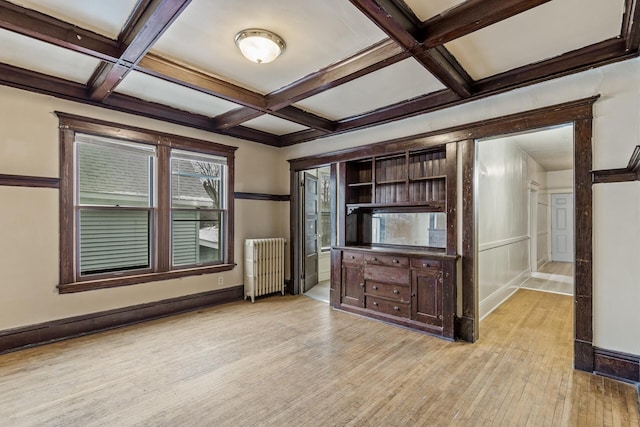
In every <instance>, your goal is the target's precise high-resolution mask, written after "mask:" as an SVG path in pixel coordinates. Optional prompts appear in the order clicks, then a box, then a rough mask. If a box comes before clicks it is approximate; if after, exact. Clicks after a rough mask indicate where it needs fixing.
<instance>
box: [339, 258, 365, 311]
mask: <svg viewBox="0 0 640 427" xmlns="http://www.w3.org/2000/svg"><path fill="white" fill-rule="evenodd" d="M342 303H343V304H349V305H355V306H356V307H364V273H363V269H362V266H361V265H352V264H342Z"/></svg>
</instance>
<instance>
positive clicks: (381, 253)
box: [333, 247, 457, 338]
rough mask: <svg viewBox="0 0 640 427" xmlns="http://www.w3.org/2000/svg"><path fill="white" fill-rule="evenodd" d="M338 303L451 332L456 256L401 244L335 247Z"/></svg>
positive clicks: (443, 333) (442, 333)
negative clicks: (409, 247) (404, 246)
mask: <svg viewBox="0 0 640 427" xmlns="http://www.w3.org/2000/svg"><path fill="white" fill-rule="evenodd" d="M333 251H334V252H336V253H337V254H338V255H337V256H334V257H333V259H340V260H341V266H340V271H341V275H340V281H339V283H337V284H336V289H340V290H341V293H340V299H339V301H338V304H337V308H340V309H342V310H346V311H350V312H354V313H358V314H363V315H366V316H369V317H374V318H377V319H380V320H385V321H389V322H393V323H398V324H401V325H403V326H407V327H411V328H414V329H420V330H422V331H425V332H429V333H432V334H435V335H440V336H443V337H445V338H453V336H454V330H453V327H454V318H455V295H456V291H455V286H456V285H455V284H456V281H455V263H456V260H457V257H456V256H451V255H446V254H444V253H431V254H429V253H428V252H426V251H415V250H412V251H410V252H409V251H407V250H402V249H380V248H365V247H362V248H355V247H336V248H334V249H333Z"/></svg>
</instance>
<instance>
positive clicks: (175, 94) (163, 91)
mask: <svg viewBox="0 0 640 427" xmlns="http://www.w3.org/2000/svg"><path fill="white" fill-rule="evenodd" d="M116 92H120V93H123V94H125V95H130V96H134V97H136V98H140V99H144V100H145V101H151V102H158V103H160V104H164V105H168V106H170V107H174V108H178V109H180V110H184V111H189V112H191V113H196V114H202V115H204V116H208V117H215V116H217V115H218V114H222V113H226V112H227V111H229V110H233V109H235V108H237V107H238V106H237V105H236V104H233V103H231V102H228V101H225V100H223V99H219V98H216V97H214V96H210V95H207V94H205V93H202V92H198V91H197V90H193V89H189V88H187V87H183V86H179V85H177V84H174V83H170V82H167V81H165V80H162V79H158V78H156V77H151V76H148V75H146V74H142V73H140V72H137V71H132V72H130V73H129V74H127V76H126V77H125V78H124V80H122V83H120V84H119V85H118V87H117V88H116Z"/></svg>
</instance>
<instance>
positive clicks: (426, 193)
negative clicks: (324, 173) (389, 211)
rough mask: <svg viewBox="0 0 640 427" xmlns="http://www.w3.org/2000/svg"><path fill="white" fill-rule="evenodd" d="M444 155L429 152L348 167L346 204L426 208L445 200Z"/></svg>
mask: <svg viewBox="0 0 640 427" xmlns="http://www.w3.org/2000/svg"><path fill="white" fill-rule="evenodd" d="M446 162H447V159H446V153H445V151H444V149H442V148H438V149H429V150H421V151H414V152H409V151H405V152H404V153H398V154H394V155H391V156H384V157H373V158H369V159H364V160H357V161H352V162H348V163H347V167H346V203H347V204H355V205H367V204H369V205H371V206H408V205H413V206H425V205H430V204H431V205H433V204H434V203H436V202H441V204H442V205H444V201H445V200H446V186H447V183H446V164H447V163H446Z"/></svg>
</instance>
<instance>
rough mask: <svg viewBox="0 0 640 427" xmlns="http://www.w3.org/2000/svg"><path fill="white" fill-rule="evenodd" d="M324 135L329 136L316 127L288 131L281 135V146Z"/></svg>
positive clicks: (311, 139)
mask: <svg viewBox="0 0 640 427" xmlns="http://www.w3.org/2000/svg"><path fill="white" fill-rule="evenodd" d="M323 136H327V134H326V133H324V132H322V131H319V130H316V129H309V130H301V131H299V132H293V133H288V134H286V135H281V136H280V147H288V146H290V145H295V144H299V143H301V142H307V141H313V140H315V139H318V138H322V137H323Z"/></svg>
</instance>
